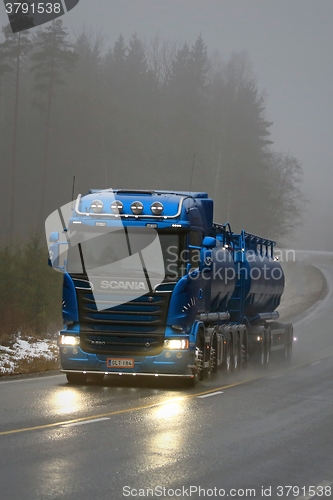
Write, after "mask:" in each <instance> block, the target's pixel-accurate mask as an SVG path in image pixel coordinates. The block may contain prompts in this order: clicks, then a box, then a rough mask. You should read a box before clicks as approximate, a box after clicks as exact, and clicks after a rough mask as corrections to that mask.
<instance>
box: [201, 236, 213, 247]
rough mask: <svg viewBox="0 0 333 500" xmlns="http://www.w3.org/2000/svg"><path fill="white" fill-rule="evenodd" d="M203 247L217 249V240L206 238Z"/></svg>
mask: <svg viewBox="0 0 333 500" xmlns="http://www.w3.org/2000/svg"><path fill="white" fill-rule="evenodd" d="M202 246H203V247H205V248H215V247H216V239H215V238H212V237H211V236H206V237H205V238H204V240H203V242H202Z"/></svg>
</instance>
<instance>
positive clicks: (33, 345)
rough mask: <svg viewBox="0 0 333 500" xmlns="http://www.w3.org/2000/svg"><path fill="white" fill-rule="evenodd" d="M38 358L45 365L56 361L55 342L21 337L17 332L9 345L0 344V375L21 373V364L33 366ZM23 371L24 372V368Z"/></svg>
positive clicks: (56, 350) (56, 348) (56, 349)
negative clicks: (13, 340) (14, 339)
mask: <svg viewBox="0 0 333 500" xmlns="http://www.w3.org/2000/svg"><path fill="white" fill-rule="evenodd" d="M40 360H43V362H45V364H46V365H49V364H55V363H57V360H58V347H57V343H56V342H55V341H54V340H49V339H46V340H40V339H37V340H36V339H34V338H32V337H25V338H24V339H22V338H21V334H18V335H17V337H16V341H15V343H14V344H13V345H12V346H11V347H6V346H2V345H0V376H1V375H12V374H14V373H22V370H21V369H20V368H21V367H22V365H24V366H27V365H30V367H33V365H34V364H35V362H36V361H40ZM31 371H35V370H31ZM23 372H24V373H26V369H24V371H23Z"/></svg>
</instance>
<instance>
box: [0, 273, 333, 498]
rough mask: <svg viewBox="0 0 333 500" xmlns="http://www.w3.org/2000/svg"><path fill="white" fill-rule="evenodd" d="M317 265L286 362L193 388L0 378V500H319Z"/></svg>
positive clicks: (323, 429)
mask: <svg viewBox="0 0 333 500" xmlns="http://www.w3.org/2000/svg"><path fill="white" fill-rule="evenodd" d="M319 267H320V269H321V270H322V271H323V272H324V274H325V276H326V278H327V282H328V285H329V293H328V295H327V296H326V298H325V299H324V300H323V301H321V302H320V303H319V304H317V305H316V307H315V308H313V310H312V311H309V312H308V314H307V316H306V317H304V318H302V320H300V321H298V322H297V323H296V324H295V326H294V332H295V336H296V337H297V338H298V340H297V342H296V343H295V344H294V355H293V360H292V363H291V364H290V365H289V366H281V365H280V366H277V365H274V366H272V367H270V369H269V370H267V371H259V370H253V369H248V370H246V371H244V372H242V373H239V374H236V375H232V376H228V377H226V376H224V375H223V374H219V375H218V377H217V378H215V379H212V380H211V381H209V382H205V383H203V384H201V385H199V386H198V387H197V388H195V389H189V388H187V387H185V385H184V384H183V385H180V382H179V380H174V379H172V380H171V379H167V380H166V381H164V380H162V379H153V380H148V379H144V380H142V379H139V378H137V379H135V380H133V378H130V379H125V378H123V379H121V378H120V377H118V378H116V379H111V378H110V379H107V381H105V382H104V383H103V385H99V386H93V385H89V384H87V385H85V386H83V387H71V386H69V385H68V384H67V383H66V379H65V376H64V375H53V376H45V377H38V378H22V379H13V380H6V381H2V382H1V383H0V398H1V407H0V447H1V448H0V449H1V454H0V485H1V488H0V498H1V500H16V499H18V500H21V499H25V500H30V499H31V500H37V499H41V500H44V499H66V500H67V499H68V500H76V499H78V500H79V499H80V500H92V499H96V500H104V499H105V500H106V499H116V500H118V499H121V498H145V497H146V498H188V497H190V498H195V499H199V498H204V494H203V493H204V490H205V492H206V498H207V497H208V494H209V493H211V491H209V490H213V493H214V494H215V492H214V488H216V496H211V498H221V496H220V497H218V496H217V495H218V491H219V490H221V491H220V493H222V489H223V490H225V497H227V496H229V497H230V498H232V497H234V498H249V497H251V498H258V499H260V498H267V496H268V495H269V496H270V497H271V498H273V499H277V498H283V499H285V498H331V496H332V495H331V494H330V491H332V490H330V488H331V487H333V432H332V425H333V380H332V373H333V343H332V336H333V332H332V324H333V292H332V290H333V266H329V265H323V264H321V265H320V266H319ZM202 393H203V394H202ZM319 485H322V486H323V487H324V489H323V490H321V489H320V488H317V489H315V490H310V491H315V492H316V493H318V496H311V497H310V496H309V489H308V488H309V486H314V487H317V486H319ZM191 486H192V487H195V486H196V487H199V486H200V487H201V488H202V489H204V490H202V491H201V494H200V495H199V492H198V491H197V492H195V490H194V488H192V490H190V487H191ZM279 486H283V487H284V486H295V487H300V488H301V487H305V490H301V489H300V490H299V493H298V490H297V488H296V489H294V490H293V491H292V492H289V495H287V492H288V490H287V489H286V488H285V489H284V490H283V491H282V490H281V489H279V488H278V487H279ZM124 487H127V488H125V489H123V488H124ZM157 487H161V488H163V487H165V488H166V489H165V495H164V496H163V490H161V489H159V488H157ZM262 487H264V488H265V491H266V496H264V495H263V493H262V489H261V488H262ZM270 487H271V488H272V489H271V490H268V488H270ZM139 488H141V489H143V490H144V491H141V495H140V496H139V494H140V491H139ZM147 488H153V489H154V488H157V489H155V491H154V494H153V495H152V493H151V492H149V491H148V492H147V491H146V489H147ZM182 488H184V490H182ZM325 488H326V489H325ZM178 489H180V490H178ZM246 489H248V491H246ZM131 490H132V491H131ZM172 490H175V491H174V493H172ZM236 490H239V491H236ZM250 490H251V491H250ZM160 493H162V494H160ZM179 493H180V494H179ZM191 493H192V494H191ZM304 493H305V495H304ZM321 493H323V494H322V495H320V494H321ZM130 494H131V495H130ZM190 494H191V496H189V495H190ZM135 495H137V496H135ZM144 495H145V496H144ZM149 495H150V496H149Z"/></svg>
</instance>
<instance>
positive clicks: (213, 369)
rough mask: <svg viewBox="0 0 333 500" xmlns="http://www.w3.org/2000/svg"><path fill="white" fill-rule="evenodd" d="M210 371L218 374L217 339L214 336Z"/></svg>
mask: <svg viewBox="0 0 333 500" xmlns="http://www.w3.org/2000/svg"><path fill="white" fill-rule="evenodd" d="M210 369H211V372H212V373H217V337H216V335H214V337H213V340H212V346H211V348H210Z"/></svg>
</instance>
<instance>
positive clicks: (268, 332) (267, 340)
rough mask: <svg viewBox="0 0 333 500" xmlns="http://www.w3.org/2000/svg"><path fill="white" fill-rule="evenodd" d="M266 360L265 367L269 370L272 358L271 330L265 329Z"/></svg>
mask: <svg viewBox="0 0 333 500" xmlns="http://www.w3.org/2000/svg"><path fill="white" fill-rule="evenodd" d="M264 338H265V347H264V351H265V359H264V367H265V368H267V367H268V365H269V361H270V356H271V329H270V328H269V327H268V328H265V337H264Z"/></svg>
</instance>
